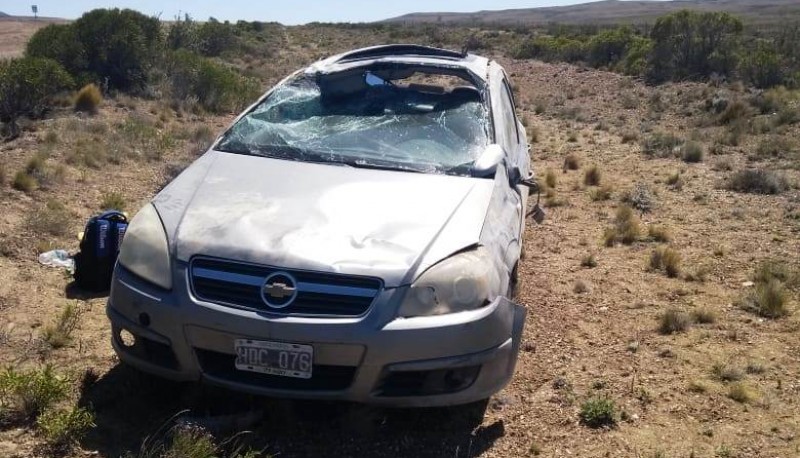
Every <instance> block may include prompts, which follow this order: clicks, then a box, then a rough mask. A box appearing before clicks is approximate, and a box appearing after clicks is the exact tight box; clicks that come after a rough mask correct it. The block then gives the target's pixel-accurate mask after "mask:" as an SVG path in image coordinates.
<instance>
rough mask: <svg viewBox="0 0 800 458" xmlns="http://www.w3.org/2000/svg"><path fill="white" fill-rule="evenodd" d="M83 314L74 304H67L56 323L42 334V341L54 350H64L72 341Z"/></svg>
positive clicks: (46, 328)
mask: <svg viewBox="0 0 800 458" xmlns="http://www.w3.org/2000/svg"><path fill="white" fill-rule="evenodd" d="M80 318H81V314H80V311H79V310H78V308H77V307H76V306H75V305H73V304H72V303H69V304H67V305H66V306H65V307H64V310H62V311H61V313H60V314H59V315H58V318H57V319H56V321H55V323H53V324H51V325H48V326H47V327H45V328H44V331H43V332H42V340H44V341H45V342H47V344H48V345H50V347H52V348H62V347H64V346H66V345H67V344H68V343H69V342H70V341H71V340H72V333H73V332H75V329H76V328H77V327H78V321H80Z"/></svg>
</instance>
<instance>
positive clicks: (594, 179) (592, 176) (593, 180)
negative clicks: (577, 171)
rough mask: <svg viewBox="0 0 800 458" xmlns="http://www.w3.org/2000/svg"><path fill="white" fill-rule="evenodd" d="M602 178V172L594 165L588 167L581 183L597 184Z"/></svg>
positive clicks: (587, 184)
mask: <svg viewBox="0 0 800 458" xmlns="http://www.w3.org/2000/svg"><path fill="white" fill-rule="evenodd" d="M602 179H603V172H602V171H601V170H600V168H599V167H598V166H596V165H592V166H591V167H589V168H588V169H587V170H586V172H585V173H584V175H583V183H584V184H585V185H586V186H599V185H600V181H601V180H602Z"/></svg>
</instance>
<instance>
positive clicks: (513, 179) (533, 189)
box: [508, 166, 539, 195]
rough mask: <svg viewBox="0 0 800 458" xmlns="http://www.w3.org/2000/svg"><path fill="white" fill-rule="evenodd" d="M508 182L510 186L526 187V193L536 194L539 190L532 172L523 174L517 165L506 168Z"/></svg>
mask: <svg viewBox="0 0 800 458" xmlns="http://www.w3.org/2000/svg"><path fill="white" fill-rule="evenodd" d="M508 182H509V183H510V184H511V186H518V185H522V186H525V187H527V188H528V195H531V194H536V193H537V192H539V183H537V182H536V179H535V178H534V177H533V174H532V173H529V174H528V176H523V175H522V171H521V170H520V169H519V167H517V166H512V167H511V168H509V169H508Z"/></svg>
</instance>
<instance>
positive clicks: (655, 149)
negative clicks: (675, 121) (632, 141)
mask: <svg viewBox="0 0 800 458" xmlns="http://www.w3.org/2000/svg"><path fill="white" fill-rule="evenodd" d="M682 144H683V139H682V138H680V137H678V136H677V135H675V134H672V133H665V132H654V133H652V134H650V135H648V136H647V137H645V138H644V139H642V141H641V147H642V152H643V153H644V154H645V155H646V156H648V157H651V158H652V157H669V156H673V155H674V154H675V149H676V148H677V147H678V146H680V145H682Z"/></svg>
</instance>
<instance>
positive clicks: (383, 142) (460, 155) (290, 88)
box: [216, 71, 489, 174]
mask: <svg viewBox="0 0 800 458" xmlns="http://www.w3.org/2000/svg"><path fill="white" fill-rule="evenodd" d="M487 123H488V115H487V113H486V108H485V106H484V104H483V103H482V97H481V93H480V91H479V90H478V89H476V88H475V87H473V86H456V87H444V86H435V85H422V84H415V83H411V84H396V83H395V82H392V81H391V80H388V79H384V78H382V77H381V76H378V75H376V74H373V73H371V72H369V71H367V72H360V73H358V74H357V75H354V76H351V77H347V78H339V79H337V80H335V81H321V80H320V79H319V78H315V77H313V76H308V75H303V76H299V77H297V78H295V79H293V80H290V81H289V82H287V83H285V84H283V85H281V86H279V87H277V88H276V89H275V90H274V91H273V92H272V93H271V94H270V95H269V97H267V98H266V99H265V100H264V101H263V102H262V103H261V104H259V105H258V106H257V107H256V108H255V109H253V110H252V111H250V112H249V113H248V114H247V115H245V116H244V117H243V118H242V119H240V120H239V121H238V122H237V123H236V124H235V125H234V126H233V127H232V128H231V129H230V130H229V131H228V132H227V133H226V134H225V135H224V136H223V138H222V140H221V141H220V143H219V144H218V145H217V148H216V149H218V150H220V151H227V152H232V153H240V154H253V155H262V156H268V157H277V158H281V159H291V160H299V161H308V162H334V163H340V164H344V165H351V166H356V167H358V166H361V167H375V168H386V169H397V170H406V171H415V172H425V173H449V174H468V173H469V169H470V166H471V165H472V163H473V162H474V161H475V159H476V158H477V157H478V156H479V155H480V153H481V152H483V150H484V149H485V148H486V146H487V145H488V144H489V138H488V126H487Z"/></svg>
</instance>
